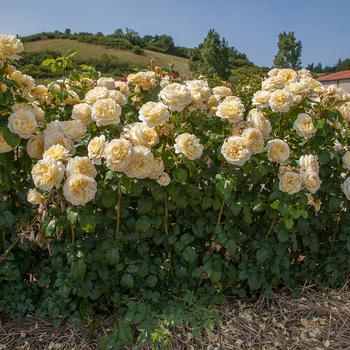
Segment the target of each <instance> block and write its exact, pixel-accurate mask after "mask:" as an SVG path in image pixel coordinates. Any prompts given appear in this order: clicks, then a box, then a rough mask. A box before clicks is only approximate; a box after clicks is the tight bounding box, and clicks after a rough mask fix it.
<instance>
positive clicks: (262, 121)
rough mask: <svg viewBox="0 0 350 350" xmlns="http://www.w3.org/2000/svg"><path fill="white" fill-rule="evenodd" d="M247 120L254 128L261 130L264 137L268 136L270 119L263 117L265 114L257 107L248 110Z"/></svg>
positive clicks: (270, 129) (270, 127)
mask: <svg viewBox="0 0 350 350" xmlns="http://www.w3.org/2000/svg"><path fill="white" fill-rule="evenodd" d="M247 121H248V122H250V123H251V124H252V125H253V126H254V128H257V129H259V130H260V131H261V133H262V134H263V136H264V138H266V137H268V136H269V135H270V133H271V131H272V126H271V123H270V121H269V120H268V119H267V118H266V117H265V114H264V113H263V112H261V111H259V110H257V109H255V108H254V109H252V110H250V111H249V114H248V117H247Z"/></svg>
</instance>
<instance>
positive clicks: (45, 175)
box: [32, 158, 64, 191]
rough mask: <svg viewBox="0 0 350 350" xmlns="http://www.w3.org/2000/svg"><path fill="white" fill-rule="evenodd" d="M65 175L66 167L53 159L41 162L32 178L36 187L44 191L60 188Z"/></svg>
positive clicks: (37, 164)
mask: <svg viewBox="0 0 350 350" xmlns="http://www.w3.org/2000/svg"><path fill="white" fill-rule="evenodd" d="M63 175H64V166H63V164H62V163H61V162H57V161H56V160H55V159H53V158H45V159H42V160H39V161H38V163H36V164H35V165H34V167H33V169H32V178H33V181H34V184H35V186H36V187H38V188H40V189H41V190H43V191H51V190H52V189H53V188H54V187H56V188H59V187H60V185H61V181H62V179H63Z"/></svg>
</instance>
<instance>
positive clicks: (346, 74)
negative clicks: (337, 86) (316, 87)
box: [317, 70, 350, 81]
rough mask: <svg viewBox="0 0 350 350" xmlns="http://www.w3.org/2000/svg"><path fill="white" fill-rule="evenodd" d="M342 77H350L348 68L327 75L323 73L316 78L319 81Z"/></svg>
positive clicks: (340, 78)
mask: <svg viewBox="0 0 350 350" xmlns="http://www.w3.org/2000/svg"><path fill="white" fill-rule="evenodd" d="M342 79H350V70H343V71H341V72H335V73H331V74H327V75H323V76H322V77H319V78H317V80H319V81H331V80H342Z"/></svg>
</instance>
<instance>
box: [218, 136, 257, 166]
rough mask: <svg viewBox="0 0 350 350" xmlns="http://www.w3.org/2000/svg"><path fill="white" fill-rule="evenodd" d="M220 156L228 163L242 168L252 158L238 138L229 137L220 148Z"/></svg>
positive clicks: (241, 140) (241, 139) (240, 138)
mask: <svg viewBox="0 0 350 350" xmlns="http://www.w3.org/2000/svg"><path fill="white" fill-rule="evenodd" d="M221 154H222V155H223V156H224V158H225V159H226V160H227V162H228V163H230V164H233V165H238V166H242V165H243V164H244V163H245V162H246V161H247V160H249V159H250V157H251V156H252V152H251V151H250V149H248V148H247V147H246V145H245V143H244V140H243V138H242V137H240V136H230V137H229V138H227V139H225V141H224V144H223V145H222V147H221Z"/></svg>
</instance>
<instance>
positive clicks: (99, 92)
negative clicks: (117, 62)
mask: <svg viewBox="0 0 350 350" xmlns="http://www.w3.org/2000/svg"><path fill="white" fill-rule="evenodd" d="M108 97H109V90H108V89H106V88H105V87H102V86H95V87H94V88H93V89H91V90H90V91H88V92H87V94H86V95H85V101H86V102H87V103H89V104H91V105H93V104H94V103H95V102H96V101H98V100H104V99H106V98H108Z"/></svg>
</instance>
